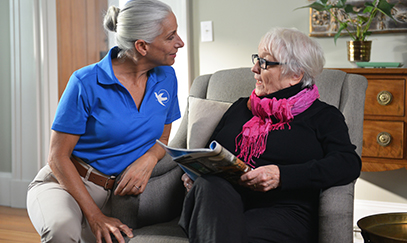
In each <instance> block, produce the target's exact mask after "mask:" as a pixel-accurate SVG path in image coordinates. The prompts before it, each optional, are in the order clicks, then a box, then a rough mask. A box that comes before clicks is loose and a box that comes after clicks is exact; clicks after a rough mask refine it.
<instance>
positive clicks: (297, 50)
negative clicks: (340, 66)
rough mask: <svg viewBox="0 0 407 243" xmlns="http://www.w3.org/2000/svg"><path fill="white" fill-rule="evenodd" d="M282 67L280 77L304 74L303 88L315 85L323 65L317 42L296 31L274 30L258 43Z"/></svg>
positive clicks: (321, 52)
mask: <svg viewBox="0 0 407 243" xmlns="http://www.w3.org/2000/svg"><path fill="white" fill-rule="evenodd" d="M260 45H261V46H263V47H264V48H265V49H266V51H267V52H269V53H270V54H271V55H272V56H274V58H276V60H277V61H278V62H281V63H285V65H282V73H281V74H282V76H283V77H287V76H291V75H301V74H304V76H303V78H302V80H301V82H302V84H303V87H307V86H310V85H312V84H315V78H316V76H318V75H319V74H320V73H321V72H322V70H323V68H324V65H325V58H324V52H323V50H322V47H321V46H320V44H319V43H318V42H316V41H315V40H313V39H311V38H310V37H308V36H307V35H305V34H304V33H302V32H300V31H299V30H296V29H288V28H274V29H272V30H270V31H269V32H267V33H266V34H265V35H264V36H263V38H262V39H261V41H260Z"/></svg>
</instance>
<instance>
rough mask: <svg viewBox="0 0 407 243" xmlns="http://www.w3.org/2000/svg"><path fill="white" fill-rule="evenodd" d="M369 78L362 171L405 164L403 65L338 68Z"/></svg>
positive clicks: (405, 75) (406, 73)
mask: <svg viewBox="0 0 407 243" xmlns="http://www.w3.org/2000/svg"><path fill="white" fill-rule="evenodd" d="M339 70H342V71H344V72H347V73H355V74H361V75H363V76H365V77H366V78H367V80H368V88H367V90H366V99H365V117H364V123H363V149H362V171H386V170H395V169H399V168H403V167H406V168H407V153H406V152H405V151H406V147H407V145H406V134H407V132H406V127H407V126H406V123H407V116H406V107H407V101H406V89H407V86H406V80H407V69H406V68H349V69H339Z"/></svg>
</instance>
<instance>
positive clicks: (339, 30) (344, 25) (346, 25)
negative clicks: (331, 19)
mask: <svg viewBox="0 0 407 243" xmlns="http://www.w3.org/2000/svg"><path fill="white" fill-rule="evenodd" d="M347 27H348V24H347V23H346V22H344V23H340V25H339V29H338V32H336V34H335V36H334V42H335V45H336V40H337V39H338V38H339V36H340V35H341V32H342V30H344V29H346V28H347Z"/></svg>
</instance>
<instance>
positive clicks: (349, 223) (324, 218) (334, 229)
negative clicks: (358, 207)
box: [319, 182, 355, 243]
mask: <svg viewBox="0 0 407 243" xmlns="http://www.w3.org/2000/svg"><path fill="white" fill-rule="evenodd" d="M354 185H355V182H351V183H349V184H348V185H344V186H335V187H331V188H328V189H326V190H324V191H322V192H321V195H320V200H319V203H320V205H319V243H335V242H337V243H343V242H353V199H354Z"/></svg>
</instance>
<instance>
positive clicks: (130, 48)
mask: <svg viewBox="0 0 407 243" xmlns="http://www.w3.org/2000/svg"><path fill="white" fill-rule="evenodd" d="M171 12H172V10H171V7H170V6H168V5H167V4H165V3H163V2H160V1H158V0H130V1H128V2H127V3H126V4H125V5H124V7H123V9H121V10H120V9H119V8H117V7H115V6H110V7H109V9H108V10H107V13H106V15H105V18H104V22H103V25H104V27H105V29H107V30H110V31H114V32H116V34H115V36H116V42H117V45H118V47H119V48H120V49H121V52H120V53H119V57H120V56H122V55H124V54H126V53H128V54H130V53H133V52H134V43H135V42H136V41H137V40H139V39H142V40H144V41H146V42H147V43H151V42H152V41H153V40H154V39H155V38H156V37H157V36H159V35H160V34H161V33H162V25H161V23H162V21H163V20H164V19H165V18H167V16H168V14H169V13H171Z"/></svg>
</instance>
